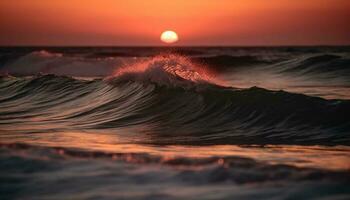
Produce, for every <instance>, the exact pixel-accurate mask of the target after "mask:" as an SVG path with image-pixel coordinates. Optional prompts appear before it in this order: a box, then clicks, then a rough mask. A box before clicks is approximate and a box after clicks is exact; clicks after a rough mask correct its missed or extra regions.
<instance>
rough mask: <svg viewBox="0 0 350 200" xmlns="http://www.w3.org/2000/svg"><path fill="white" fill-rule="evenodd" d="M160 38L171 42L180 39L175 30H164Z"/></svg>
mask: <svg viewBox="0 0 350 200" xmlns="http://www.w3.org/2000/svg"><path fill="white" fill-rule="evenodd" d="M160 40H161V41H163V42H165V43H168V44H171V43H174V42H177V41H178V40H179V37H178V36H177V33H175V32H174V31H164V32H163V33H162V35H161V36H160Z"/></svg>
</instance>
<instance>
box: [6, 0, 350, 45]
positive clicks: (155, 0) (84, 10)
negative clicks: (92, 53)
mask: <svg viewBox="0 0 350 200" xmlns="http://www.w3.org/2000/svg"><path fill="white" fill-rule="evenodd" d="M349 19H350V1H349V0H304V1H298V0H172V1H169V0H167V1H165V0H147V1H146V0H127V1H126V0H69V1H68V0H67V1H64V0H49V1H47V0H1V1H0V45H123V46H126V45H164V44H163V43H162V42H161V41H160V40H159V36H160V34H161V33H162V32H163V31H164V30H174V31H176V32H177V33H178V34H179V36H180V37H181V40H180V41H179V42H178V43H176V44H177V45H323V44H325V45H327V44H331V45H346V44H350V26H349V25H348V20H349Z"/></svg>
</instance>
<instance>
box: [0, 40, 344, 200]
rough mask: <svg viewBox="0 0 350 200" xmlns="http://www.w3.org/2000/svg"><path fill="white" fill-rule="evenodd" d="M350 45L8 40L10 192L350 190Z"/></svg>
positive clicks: (1, 117) (117, 194) (315, 193)
mask: <svg viewBox="0 0 350 200" xmlns="http://www.w3.org/2000/svg"><path fill="white" fill-rule="evenodd" d="M349 67H350V48H348V47H289V48H287V47H279V48H277V47H275V48H262V47H260V48H204V47H202V48H199V47H196V48H189V47H187V48H171V49H170V48H155V47H154V48H150V47H149V48H146V47H144V48H127V47H125V48H107V47H99V48H97V47H96V48H68V47H65V48H52V47H51V48H46V47H40V48H39V47H36V48H34V47H32V48H31V47H22V48H0V73H1V74H2V76H1V77H0V159H1V162H0V174H1V176H0V199H232V198H240V199H348V198H349V197H350V192H349V191H350V190H349V188H350V187H349V186H350V184H349V183H350V171H349V169H350V149H349V144H350V120H349V119H350V100H349V99H350V90H349V89H350V68H349Z"/></svg>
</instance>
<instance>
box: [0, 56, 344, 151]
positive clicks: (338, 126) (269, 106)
mask: <svg viewBox="0 0 350 200" xmlns="http://www.w3.org/2000/svg"><path fill="white" fill-rule="evenodd" d="M158 59H159V58H156V59H155V60H153V61H151V62H147V63H143V64H140V67H139V68H137V67H136V68H132V69H133V70H131V71H130V70H129V69H128V68H126V69H123V70H120V71H117V72H116V74H115V76H113V77H109V78H107V79H95V80H79V79H74V78H70V77H64V76H55V75H43V76H36V77H32V78H16V77H2V78H1V79H0V94H1V95H0V107H1V114H0V130H2V131H5V132H6V131H7V132H28V133H36V132H55V131H72V130H80V131H81V130H85V131H94V132H99V131H103V132H106V131H108V132H110V133H116V134H120V133H123V134H124V135H126V136H127V135H128V133H133V140H137V141H139V142H142V143H153V144H192V145H196V144H328V145H332V144H345V145H349V142H350V137H349V133H350V122H349V120H348V119H349V117H350V102H349V101H347V100H325V99H321V98H317V97H310V96H305V95H301V94H293V93H288V92H284V91H269V90H266V89H263V88H257V87H253V88H249V89H236V88H231V87H223V86H220V85H217V84H213V83H211V82H210V80H208V79H207V78H206V76H204V73H199V72H196V71H192V70H193V69H194V68H192V67H188V66H186V67H185V66H183V65H181V63H182V62H180V63H174V62H173V61H172V60H171V59H170V60H166V61H164V60H158ZM183 62H185V61H183ZM145 66H147V67H145ZM188 76H190V77H191V78H188ZM140 80H141V81H140ZM203 82H204V83H205V84H204V85H203ZM135 134H136V136H135ZM126 138H128V137H126Z"/></svg>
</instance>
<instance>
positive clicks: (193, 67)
mask: <svg viewBox="0 0 350 200" xmlns="http://www.w3.org/2000/svg"><path fill="white" fill-rule="evenodd" d="M107 80H113V81H116V82H124V81H137V82H152V83H156V84H158V85H166V86H193V85H195V84H214V85H220V83H219V81H218V80H217V79H215V78H214V74H213V73H212V72H210V71H209V70H208V69H207V68H206V67H205V66H203V65H202V66H199V65H197V64H195V63H193V62H191V61H190V60H189V59H188V58H186V57H184V56H179V55H175V54H170V55H159V56H156V57H153V58H152V59H150V60H147V61H144V62H139V63H136V64H134V65H129V66H126V67H122V68H119V69H118V70H117V71H115V72H114V74H113V76H111V77H108V78H107Z"/></svg>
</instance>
